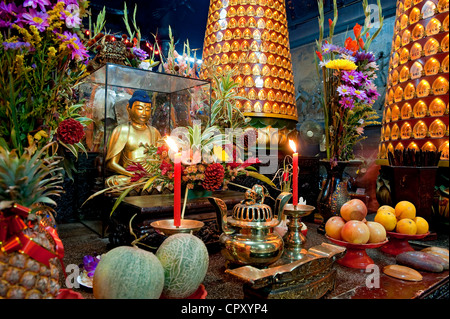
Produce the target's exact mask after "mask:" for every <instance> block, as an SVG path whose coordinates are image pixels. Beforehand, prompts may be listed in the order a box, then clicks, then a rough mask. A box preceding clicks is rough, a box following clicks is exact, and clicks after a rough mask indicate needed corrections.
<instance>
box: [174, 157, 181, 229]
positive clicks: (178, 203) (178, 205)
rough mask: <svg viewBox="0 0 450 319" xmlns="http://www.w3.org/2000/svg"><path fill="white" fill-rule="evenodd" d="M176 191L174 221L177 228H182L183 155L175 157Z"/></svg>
mask: <svg viewBox="0 0 450 319" xmlns="http://www.w3.org/2000/svg"><path fill="white" fill-rule="evenodd" d="M174 166H175V167H174V190H173V221H174V225H175V227H180V225H181V220H180V216H181V215H180V213H181V153H179V152H178V153H176V154H175V157H174Z"/></svg>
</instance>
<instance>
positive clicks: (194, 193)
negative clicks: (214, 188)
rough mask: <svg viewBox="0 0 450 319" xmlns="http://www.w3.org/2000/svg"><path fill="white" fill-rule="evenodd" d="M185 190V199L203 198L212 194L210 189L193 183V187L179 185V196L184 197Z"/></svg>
mask: <svg viewBox="0 0 450 319" xmlns="http://www.w3.org/2000/svg"><path fill="white" fill-rule="evenodd" d="M186 191H188V194H187V198H186V199H187V200H191V199H196V198H204V197H208V196H211V195H212V192H211V191H208V190H206V189H204V188H203V187H201V186H198V185H195V186H194V188H193V189H189V190H187V189H186V187H183V186H182V187H181V196H182V198H185V196H186Z"/></svg>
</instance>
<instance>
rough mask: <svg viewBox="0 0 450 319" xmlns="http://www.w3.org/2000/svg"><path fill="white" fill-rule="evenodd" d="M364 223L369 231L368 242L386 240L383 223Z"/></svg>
mask: <svg viewBox="0 0 450 319" xmlns="http://www.w3.org/2000/svg"><path fill="white" fill-rule="evenodd" d="M366 225H367V227H369V231H370V237H369V243H380V242H382V241H385V240H386V229H385V228H384V226H383V225H381V224H380V223H377V222H367V223H366Z"/></svg>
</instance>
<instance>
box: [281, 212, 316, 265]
mask: <svg viewBox="0 0 450 319" xmlns="http://www.w3.org/2000/svg"><path fill="white" fill-rule="evenodd" d="M314 209H315V207H314V206H310V205H295V206H294V205H293V204H287V205H286V206H285V207H284V212H283V213H284V214H285V215H286V216H287V217H288V220H289V221H288V224H287V227H288V231H287V232H286V234H285V235H284V237H283V241H284V253H283V256H282V258H283V259H286V260H288V261H294V260H300V259H303V258H305V256H306V254H307V250H306V249H305V248H304V247H305V244H306V237H305V236H304V235H303V234H302V232H301V228H302V217H304V216H308V215H309V214H311V212H312V211H313V210H314Z"/></svg>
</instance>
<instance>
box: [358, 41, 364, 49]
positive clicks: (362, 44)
mask: <svg viewBox="0 0 450 319" xmlns="http://www.w3.org/2000/svg"><path fill="white" fill-rule="evenodd" d="M358 43H359V47H360V48H361V50H364V41H363V39H362V38H359V39H358Z"/></svg>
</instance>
